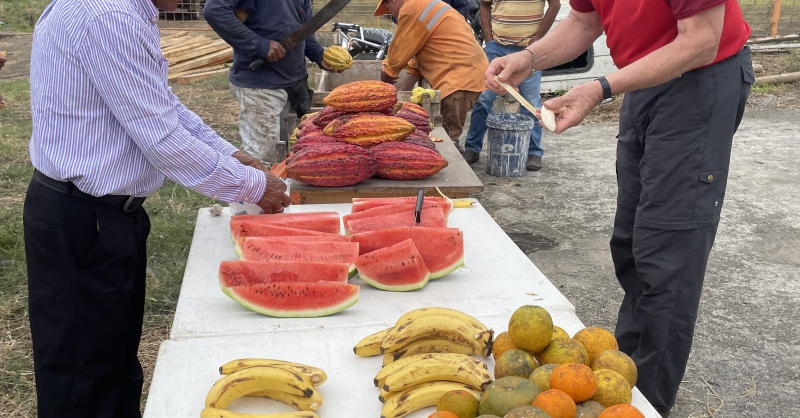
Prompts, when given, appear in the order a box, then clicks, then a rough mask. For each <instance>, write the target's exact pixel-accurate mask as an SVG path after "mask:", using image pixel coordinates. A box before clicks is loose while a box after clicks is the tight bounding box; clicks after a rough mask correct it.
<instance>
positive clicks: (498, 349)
mask: <svg viewBox="0 0 800 418" xmlns="http://www.w3.org/2000/svg"><path fill="white" fill-rule="evenodd" d="M515 348H517V346H516V345H514V342H513V341H511V335H510V334H509V333H508V331H504V332H501V333H500V334H498V335H497V337H495V338H494V342H493V343H492V357H494V360H495V361H497V359H498V358H499V357H500V355H501V354H503V353H505V352H506V351H508V350H513V349H515Z"/></svg>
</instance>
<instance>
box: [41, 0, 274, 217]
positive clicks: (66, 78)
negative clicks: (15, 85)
mask: <svg viewBox="0 0 800 418" xmlns="http://www.w3.org/2000/svg"><path fill="white" fill-rule="evenodd" d="M157 20H158V10H157V9H156V8H155V6H153V4H152V3H151V2H150V0H55V1H53V2H52V3H50V4H49V5H48V6H47V8H46V9H45V10H44V12H43V13H42V16H41V18H40V19H39V22H38V23H37V25H36V28H35V31H34V39H33V49H32V53H31V112H32V117H33V135H32V137H31V142H30V154H31V163H32V164H33V166H34V167H35V168H36V169H37V170H39V171H41V172H42V173H43V174H45V175H46V176H48V177H51V178H53V179H56V180H60V181H72V182H73V183H74V184H75V185H76V187H77V188H78V189H80V190H81V191H83V192H84V193H88V194H91V195H94V196H102V195H106V194H112V195H133V196H147V195H149V194H151V193H153V192H154V191H155V190H157V189H158V188H159V187H161V186H162V185H163V183H164V181H165V180H166V178H167V177H169V178H170V179H172V180H174V181H175V182H177V183H178V184H180V185H182V186H185V187H188V188H190V189H192V190H195V191H197V192H199V193H202V194H204V195H207V196H211V197H214V198H217V199H219V200H222V201H225V202H242V201H248V202H256V201H258V200H259V199H260V198H261V196H262V195H263V193H264V190H265V188H266V176H265V175H264V173H263V172H261V171H259V170H257V169H254V168H252V167H245V166H243V165H242V164H240V163H239V162H238V161H237V160H236V159H235V158H233V157H231V155H232V154H233V153H234V152H236V148H235V147H234V146H232V145H231V144H230V143H228V142H227V141H225V140H224V139H222V138H220V137H219V135H217V134H216V133H215V132H214V131H213V130H212V129H211V128H209V127H208V126H206V125H205V124H204V123H203V121H202V120H201V119H200V118H199V117H198V116H197V115H196V114H194V113H193V112H191V111H189V110H188V109H186V107H184V106H183V105H182V104H181V103H180V101H179V100H178V98H177V97H176V96H175V95H174V94H173V93H172V90H171V89H170V87H169V85H168V83H167V70H168V64H167V60H165V59H164V57H163V56H162V54H161V48H160V38H159V33H158V27H157V25H156V23H157Z"/></svg>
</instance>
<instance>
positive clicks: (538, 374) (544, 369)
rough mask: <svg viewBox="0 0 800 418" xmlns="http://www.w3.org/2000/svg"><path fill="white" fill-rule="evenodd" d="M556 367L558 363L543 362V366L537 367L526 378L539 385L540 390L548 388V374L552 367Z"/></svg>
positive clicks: (551, 371)
mask: <svg viewBox="0 0 800 418" xmlns="http://www.w3.org/2000/svg"><path fill="white" fill-rule="evenodd" d="M556 367H558V364H545V365H544V366H541V367H537V368H536V370H534V371H533V373H531V375H530V376H528V379H529V380H532V381H533V383H536V386H539V390H541V391H542V392H544V391H546V390H550V374H551V373H553V369H555V368H556Z"/></svg>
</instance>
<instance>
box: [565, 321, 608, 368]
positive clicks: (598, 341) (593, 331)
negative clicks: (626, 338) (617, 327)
mask: <svg viewBox="0 0 800 418" xmlns="http://www.w3.org/2000/svg"><path fill="white" fill-rule="evenodd" d="M572 339H573V340H575V341H577V342H579V343H581V345H583V348H585V349H586V353H588V354H589V362H588V363H586V364H587V365H590V364H592V362H593V361H594V359H595V358H596V357H597V355H598V354H600V353H601V352H603V351H606V350H619V344H617V339H616V337H614V334H612V333H611V331H609V330H607V329H605V328H600V327H587V328H584V329H582V330H580V331H578V332H576V333H575V335H573V336H572Z"/></svg>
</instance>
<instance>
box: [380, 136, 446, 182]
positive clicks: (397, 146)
mask: <svg viewBox="0 0 800 418" xmlns="http://www.w3.org/2000/svg"><path fill="white" fill-rule="evenodd" d="M370 150H371V151H372V152H373V153H374V155H375V159H376V160H377V162H378V173H377V174H378V176H380V177H383V178H387V179H392V180H418V179H425V178H428V177H430V176H432V175H434V174H436V173H438V172H439V171H441V170H442V169H443V168H445V167H447V160H446V159H445V158H444V157H442V156H441V155H439V153H437V152H436V151H434V150H431V149H428V148H426V147H423V146H419V145H415V144H409V143H406V142H387V143H385V144H380V145H376V146H374V147H372V148H370Z"/></svg>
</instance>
